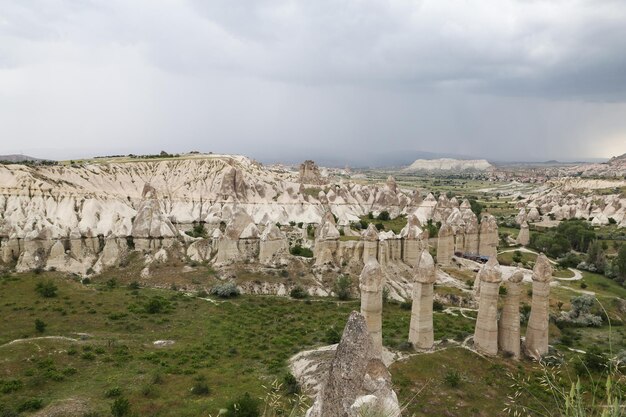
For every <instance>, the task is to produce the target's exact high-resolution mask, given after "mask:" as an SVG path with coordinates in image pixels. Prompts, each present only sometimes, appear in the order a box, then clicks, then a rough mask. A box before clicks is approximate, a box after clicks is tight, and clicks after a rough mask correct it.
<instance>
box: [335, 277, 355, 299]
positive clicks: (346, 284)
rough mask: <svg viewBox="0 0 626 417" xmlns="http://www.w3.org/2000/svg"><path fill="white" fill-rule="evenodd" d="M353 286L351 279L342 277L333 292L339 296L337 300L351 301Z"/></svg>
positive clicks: (336, 282) (337, 281)
mask: <svg viewBox="0 0 626 417" xmlns="http://www.w3.org/2000/svg"><path fill="white" fill-rule="evenodd" d="M351 286H352V281H351V280H350V277H348V276H346V275H340V276H339V277H338V278H337V280H336V281H335V285H334V287H333V291H334V293H335V294H336V295H337V298H339V299H340V300H344V301H345V300H349V299H350V287H351Z"/></svg>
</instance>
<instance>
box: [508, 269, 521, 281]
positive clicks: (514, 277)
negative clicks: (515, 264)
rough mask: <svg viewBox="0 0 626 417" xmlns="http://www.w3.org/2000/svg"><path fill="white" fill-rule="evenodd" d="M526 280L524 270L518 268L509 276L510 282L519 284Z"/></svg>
mask: <svg viewBox="0 0 626 417" xmlns="http://www.w3.org/2000/svg"><path fill="white" fill-rule="evenodd" d="M523 280H524V272H522V270H521V269H519V268H517V269H516V270H515V272H513V274H512V275H511V276H510V277H509V282H512V283H514V284H519V283H520V282H522V281H523Z"/></svg>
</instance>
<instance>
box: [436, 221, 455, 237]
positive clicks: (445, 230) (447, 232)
mask: <svg viewBox="0 0 626 417" xmlns="http://www.w3.org/2000/svg"><path fill="white" fill-rule="evenodd" d="M453 234H454V230H452V227H451V226H450V225H449V224H448V223H444V224H443V225H441V228H440V229H439V237H448V236H452V235H453Z"/></svg>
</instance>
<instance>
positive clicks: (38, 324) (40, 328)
mask: <svg viewBox="0 0 626 417" xmlns="http://www.w3.org/2000/svg"><path fill="white" fill-rule="evenodd" d="M47 326H48V325H47V324H46V323H44V322H43V320H40V319H35V330H37V333H43V332H45V331H46V327H47Z"/></svg>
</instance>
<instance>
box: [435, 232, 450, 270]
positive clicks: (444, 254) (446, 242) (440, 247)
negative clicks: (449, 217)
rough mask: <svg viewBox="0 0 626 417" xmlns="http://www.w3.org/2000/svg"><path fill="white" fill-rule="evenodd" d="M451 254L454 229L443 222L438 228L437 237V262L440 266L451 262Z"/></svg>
mask: <svg viewBox="0 0 626 417" xmlns="http://www.w3.org/2000/svg"><path fill="white" fill-rule="evenodd" d="M452 255H454V231H453V230H452V227H451V226H450V225H449V224H447V223H444V224H443V225H442V226H441V228H440V229H439V236H438V239H437V263H438V264H439V265H442V266H448V265H450V264H452Z"/></svg>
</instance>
